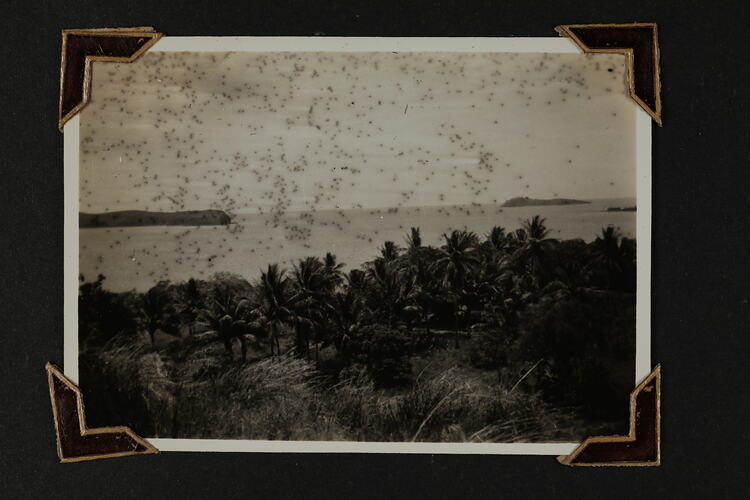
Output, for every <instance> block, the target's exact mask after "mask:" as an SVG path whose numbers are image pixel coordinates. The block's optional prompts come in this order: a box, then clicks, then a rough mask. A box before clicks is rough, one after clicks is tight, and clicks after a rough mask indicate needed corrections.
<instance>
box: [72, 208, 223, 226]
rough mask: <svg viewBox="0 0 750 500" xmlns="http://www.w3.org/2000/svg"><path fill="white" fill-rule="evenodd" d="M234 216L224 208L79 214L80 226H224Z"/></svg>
mask: <svg viewBox="0 0 750 500" xmlns="http://www.w3.org/2000/svg"><path fill="white" fill-rule="evenodd" d="M230 222H232V218H231V217H230V216H229V214H227V213H226V212H224V211H223V210H186V211H182V212H147V211H144V210H121V211H119V212H107V213H103V214H87V213H84V212H81V213H79V214H78V226H79V227H82V228H87V227H127V226H223V225H226V224H229V223H230Z"/></svg>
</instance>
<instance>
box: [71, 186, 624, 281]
mask: <svg viewBox="0 0 750 500" xmlns="http://www.w3.org/2000/svg"><path fill="white" fill-rule="evenodd" d="M589 201H590V202H591V203H589V204H578V205H561V206H533V207H514V208H509V207H500V206H498V205H461V206H441V207H400V208H397V209H396V208H391V209H347V210H326V211H314V212H288V213H270V214H244V215H243V214H238V215H235V216H234V218H233V222H232V223H231V224H229V225H227V226H200V227H188V226H148V227H122V228H82V229H81V230H80V236H79V245H80V254H79V259H80V268H79V272H80V274H81V275H82V276H83V279H84V281H93V280H95V279H96V277H97V276H98V275H99V274H102V275H104V277H105V281H104V287H105V288H106V289H108V290H111V291H115V292H122V291H129V290H136V291H145V290H148V289H149V288H150V287H152V286H154V285H155V284H156V283H157V282H159V281H161V280H169V281H171V282H181V281H185V280H188V279H190V278H196V279H207V278H210V277H212V276H214V275H215V274H216V273H231V274H236V275H239V276H242V277H244V278H245V279H247V280H249V281H251V282H253V281H255V280H257V279H258V278H259V277H260V272H261V270H262V269H265V268H266V267H267V266H268V265H269V264H273V263H276V264H279V265H281V266H283V267H287V268H290V267H291V266H292V264H293V263H295V262H297V261H298V260H299V259H301V258H304V257H307V256H318V257H323V256H324V255H325V254H326V252H331V253H333V254H335V255H336V257H337V259H338V261H339V262H341V263H343V264H344V265H345V269H352V268H357V267H359V266H361V265H362V264H363V263H364V262H366V261H368V260H372V259H373V258H375V257H376V256H378V255H379V247H382V245H383V243H384V242H385V241H389V240H390V241H393V242H395V243H396V244H398V245H400V246H402V247H403V246H405V237H406V235H407V234H408V232H409V229H410V228H411V227H418V228H420V231H421V235H422V242H423V245H440V244H441V241H442V234H444V233H446V232H449V231H451V230H452V229H467V230H470V231H474V232H475V233H477V234H478V235H480V236H484V235H486V234H487V233H488V232H489V231H490V230H491V229H492V227H493V226H502V227H504V228H505V229H506V230H507V231H511V230H514V229H516V228H519V227H521V225H522V223H523V221H524V220H525V219H529V218H531V217H533V216H535V215H539V216H541V217H543V218H544V219H545V225H546V226H547V228H548V229H549V230H550V237H552V238H559V239H570V238H581V239H583V240H585V241H592V240H594V239H595V238H596V236H597V235H599V234H600V233H601V230H602V228H605V227H607V226H609V225H612V226H615V227H617V228H618V229H619V230H620V233H621V234H622V235H623V236H627V237H630V238H635V237H636V213H635V212H634V211H621V212H613V211H607V208H609V207H632V206H635V205H636V201H635V199H634V198H612V199H598V200H589Z"/></svg>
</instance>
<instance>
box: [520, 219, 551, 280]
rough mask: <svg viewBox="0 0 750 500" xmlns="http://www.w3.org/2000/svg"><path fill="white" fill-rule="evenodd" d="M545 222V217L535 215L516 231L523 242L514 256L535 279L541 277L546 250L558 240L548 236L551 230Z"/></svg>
mask: <svg viewBox="0 0 750 500" xmlns="http://www.w3.org/2000/svg"><path fill="white" fill-rule="evenodd" d="M544 222H545V219H543V218H541V217H540V216H538V215H535V216H534V217H532V218H531V219H527V220H526V221H524V223H523V228H522V230H521V231H522V232H518V231H517V232H516V234H517V239H518V240H519V242H520V241H522V242H523V243H522V244H521V246H520V247H518V248H517V249H516V251H515V252H514V253H513V258H514V259H516V260H517V261H519V262H522V263H523V265H524V267H525V269H526V271H527V272H528V274H529V275H530V276H531V277H532V278H533V279H535V280H538V279H539V277H540V274H541V272H542V270H543V266H544V260H545V254H546V251H547V250H548V248H549V246H550V245H551V244H552V243H553V242H555V241H556V240H554V239H552V238H547V235H548V234H549V230H548V229H547V227H546V226H545V225H544ZM521 235H523V236H521Z"/></svg>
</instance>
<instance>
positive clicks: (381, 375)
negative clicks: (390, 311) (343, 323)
mask: <svg viewBox="0 0 750 500" xmlns="http://www.w3.org/2000/svg"><path fill="white" fill-rule="evenodd" d="M410 343H411V339H410V338H409V337H408V336H407V335H406V334H405V333H404V332H402V331H400V330H395V329H391V328H388V327H386V326H383V325H368V326H365V327H363V328H361V329H360V330H359V331H358V332H357V334H356V335H355V336H354V338H353V339H352V341H351V342H350V343H349V346H348V348H347V354H348V356H349V359H350V361H351V362H358V363H361V364H362V365H364V366H366V367H367V371H368V374H369V375H370V377H371V378H372V380H373V382H374V383H375V386H376V387H395V386H398V385H403V384H406V383H408V382H409V381H410V380H411V361H410V360H409V357H408V353H409V345H410Z"/></svg>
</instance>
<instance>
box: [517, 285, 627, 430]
mask: <svg viewBox="0 0 750 500" xmlns="http://www.w3.org/2000/svg"><path fill="white" fill-rule="evenodd" d="M520 329H521V331H520V336H519V339H518V341H517V342H516V343H515V345H514V347H513V354H512V359H511V364H512V365H515V366H518V367H522V366H524V365H530V364H533V363H536V362H537V361H539V360H541V364H540V365H539V367H538V368H537V369H536V370H535V374H534V377H529V381H533V380H536V384H535V385H536V388H538V389H540V390H542V391H543V392H544V394H545V395H546V396H548V397H549V400H550V401H554V402H556V403H558V404H564V405H576V406H580V407H581V408H582V409H583V410H584V411H586V412H587V413H588V414H589V415H596V416H610V417H614V416H618V415H622V414H626V412H627V409H628V394H629V392H630V390H632V382H633V378H634V375H633V373H634V372H633V370H634V369H635V304H634V300H633V297H632V296H627V295H622V294H617V293H609V292H598V293H595V294H587V295H577V296H568V297H563V298H558V299H550V300H542V301H540V302H539V303H538V304H535V305H532V306H530V307H529V308H528V309H527V311H526V312H525V313H524V315H523V317H522V319H521V326H520ZM618 367H622V369H618ZM527 385H528V384H527Z"/></svg>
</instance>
